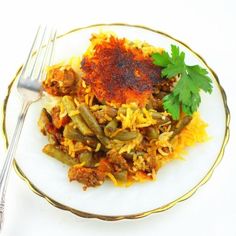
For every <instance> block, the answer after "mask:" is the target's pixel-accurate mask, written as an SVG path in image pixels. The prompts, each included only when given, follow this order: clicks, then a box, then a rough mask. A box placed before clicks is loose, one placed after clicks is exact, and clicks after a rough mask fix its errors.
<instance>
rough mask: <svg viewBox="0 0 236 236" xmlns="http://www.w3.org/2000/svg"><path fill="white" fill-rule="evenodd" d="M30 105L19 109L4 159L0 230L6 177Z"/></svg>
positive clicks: (0, 176) (0, 183) (25, 103)
mask: <svg viewBox="0 0 236 236" xmlns="http://www.w3.org/2000/svg"><path fill="white" fill-rule="evenodd" d="M29 105H30V103H29V102H27V101H24V102H23V104H22V107H21V112H20V114H19V117H18V120H17V124H16V127H15V130H14V133H13V136H12V139H11V142H10V145H9V147H8V150H7V155H6V159H5V162H4V165H3V167H2V171H1V175H0V230H1V229H2V225H3V220H4V219H3V218H4V217H3V216H4V208H5V194H6V188H7V182H8V177H9V173H10V169H11V166H12V161H13V157H14V154H15V151H16V147H17V144H18V141H19V137H20V134H21V130H22V127H23V124H24V120H25V116H26V113H27V110H28V108H29Z"/></svg>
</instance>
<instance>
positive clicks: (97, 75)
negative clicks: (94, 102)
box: [81, 36, 162, 106]
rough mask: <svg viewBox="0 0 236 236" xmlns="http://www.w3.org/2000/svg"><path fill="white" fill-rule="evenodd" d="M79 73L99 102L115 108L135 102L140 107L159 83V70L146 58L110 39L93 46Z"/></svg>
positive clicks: (117, 40) (136, 50) (121, 40)
mask: <svg viewBox="0 0 236 236" xmlns="http://www.w3.org/2000/svg"><path fill="white" fill-rule="evenodd" d="M81 69H82V71H83V72H84V76H83V79H84V80H85V82H86V83H88V84H89V85H91V88H92V91H93V92H94V93H95V95H96V97H97V99H98V100H99V101H106V102H112V103H115V104H118V105H120V104H123V103H128V102H137V103H138V104H139V105H141V106H144V105H145V104H146V102H147V100H148V98H149V96H150V95H151V93H152V91H153V86H154V85H156V84H157V83H159V82H161V81H162V79H161V68H160V67H158V66H156V65H154V64H153V62H152V59H151V58H150V57H149V56H145V55H144V54H143V52H142V50H141V49H139V48H133V47H127V46H126V45H125V39H118V38H116V37H114V36H110V38H109V39H108V40H104V41H102V42H101V43H99V44H97V45H96V46H95V48H94V53H93V55H92V57H88V56H86V57H84V58H83V60H82V63H81Z"/></svg>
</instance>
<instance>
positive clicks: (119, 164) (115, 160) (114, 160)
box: [108, 152, 129, 172]
mask: <svg viewBox="0 0 236 236" xmlns="http://www.w3.org/2000/svg"><path fill="white" fill-rule="evenodd" d="M108 161H109V163H110V164H111V166H112V169H113V172H119V171H121V170H127V169H128V168H129V166H128V163H127V161H126V160H125V158H124V157H123V156H122V155H120V154H118V153H113V152H112V153H108Z"/></svg>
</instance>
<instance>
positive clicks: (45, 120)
mask: <svg viewBox="0 0 236 236" xmlns="http://www.w3.org/2000/svg"><path fill="white" fill-rule="evenodd" d="M50 120H51V116H50V114H49V113H48V112H47V110H46V109H45V108H43V109H42V111H41V114H40V117H39V121H38V126H39V128H40V130H41V132H42V133H43V134H44V135H46V130H45V127H46V126H47V125H48V124H49V123H50Z"/></svg>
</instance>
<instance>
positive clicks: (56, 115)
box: [51, 107, 71, 129]
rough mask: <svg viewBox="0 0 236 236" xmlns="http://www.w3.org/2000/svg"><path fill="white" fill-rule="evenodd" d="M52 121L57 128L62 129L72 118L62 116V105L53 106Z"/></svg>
mask: <svg viewBox="0 0 236 236" xmlns="http://www.w3.org/2000/svg"><path fill="white" fill-rule="evenodd" d="M51 117H52V123H53V125H54V126H55V127H56V128H57V129H60V128H61V127H64V126H65V125H66V124H68V123H70V121H71V119H70V117H69V116H67V115H66V116H64V117H62V118H60V107H53V108H52V110H51Z"/></svg>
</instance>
